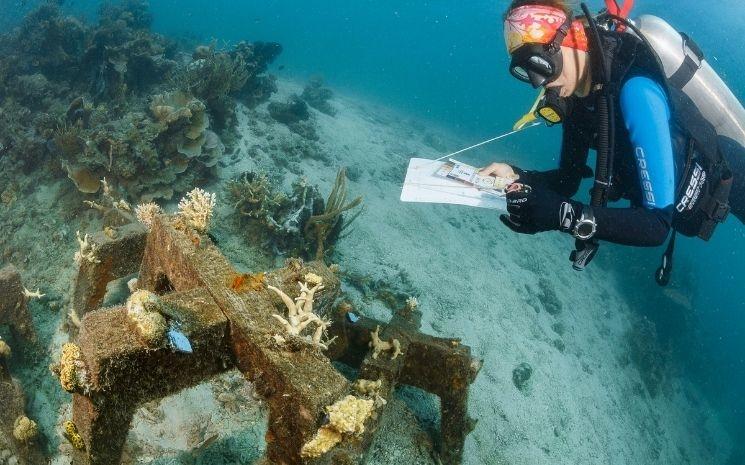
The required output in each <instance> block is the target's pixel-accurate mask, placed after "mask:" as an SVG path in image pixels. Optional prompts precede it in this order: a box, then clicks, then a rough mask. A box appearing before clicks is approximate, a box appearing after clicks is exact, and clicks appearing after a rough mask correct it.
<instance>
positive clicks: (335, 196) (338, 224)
mask: <svg viewBox="0 0 745 465" xmlns="http://www.w3.org/2000/svg"><path fill="white" fill-rule="evenodd" d="M360 204H362V197H361V196H360V197H357V198H355V199H354V200H352V201H351V202H347V171H346V169H345V168H342V169H340V170H339V173H338V174H337V175H336V182H335V183H334V188H333V189H332V190H331V193H330V194H329V197H328V199H327V200H326V207H325V209H324V211H323V213H321V214H318V215H313V216H311V217H310V219H309V220H308V222H307V223H306V224H305V234H306V236H309V237H313V238H315V241H316V260H323V258H324V255H325V254H326V252H327V246H328V245H329V244H331V243H332V242H334V241H336V240H337V239H338V238H340V237H341V234H342V233H343V232H344V231H345V230H346V229H347V228H348V227H349V225H351V224H352V222H353V221H354V220H355V219H357V217H358V216H359V215H360V214H361V213H362V211H363V209H362V208H360V209H359V210H357V211H356V212H354V214H353V215H352V217H351V218H344V215H343V213H344V212H346V211H349V210H352V209H354V208H356V207H358V206H359V205H360Z"/></svg>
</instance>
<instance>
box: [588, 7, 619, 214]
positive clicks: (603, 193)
mask: <svg viewBox="0 0 745 465" xmlns="http://www.w3.org/2000/svg"><path fill="white" fill-rule="evenodd" d="M581 7H582V12H583V13H584V14H585V17H586V18H587V23H588V25H589V26H590V31H591V33H592V39H593V42H594V43H595V47H594V48H595V50H596V52H597V54H596V66H595V67H594V68H595V69H597V70H599V71H600V76H599V77H600V79H599V81H600V84H601V89H600V94H599V95H598V98H597V118H598V154H597V162H596V164H595V185H594V186H593V188H592V194H591V197H590V198H591V200H590V203H591V205H592V206H593V207H604V206H606V204H607V202H608V189H609V188H610V183H611V176H612V173H613V153H612V151H613V145H614V142H615V141H614V140H613V139H614V138H613V133H614V131H615V127H614V126H615V114H614V113H615V111H614V110H615V108H613V98H612V94H611V90H612V89H611V88H610V87H611V86H610V69H609V67H608V60H607V58H606V56H605V50H604V49H603V43H602V42H601V40H600V32H599V31H598V27H597V23H596V22H595V20H594V19H593V17H592V14H591V13H590V10H589V9H588V8H587V5H586V4H584V3H582V5H581Z"/></svg>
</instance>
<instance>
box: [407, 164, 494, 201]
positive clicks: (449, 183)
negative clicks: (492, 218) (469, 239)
mask: <svg viewBox="0 0 745 465" xmlns="http://www.w3.org/2000/svg"><path fill="white" fill-rule="evenodd" d="M445 163H446V162H444V161H436V160H427V159H425V158H412V159H411V160H410V161H409V168H408V170H407V171H406V179H405V180H404V185H403V189H402V190H401V201H402V202H418V203H446V204H451V205H465V206H467V207H479V208H489V209H492V210H501V211H503V212H506V211H507V203H506V202H505V198H504V196H503V195H499V194H497V193H496V192H495V191H489V190H479V189H477V188H476V187H474V186H469V185H466V184H463V183H462V182H459V181H456V180H453V179H448V178H444V177H440V176H437V175H436V174H435V173H437V171H438V170H439V169H440V168H441V167H442V166H443V165H444V164H445Z"/></svg>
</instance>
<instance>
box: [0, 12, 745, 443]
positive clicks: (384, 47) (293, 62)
mask: <svg viewBox="0 0 745 465" xmlns="http://www.w3.org/2000/svg"><path fill="white" fill-rule="evenodd" d="M507 3H508V2H506V1H499V2H495V1H484V0H468V1H462V2H454V1H444V0H441V1H416V2H415V1H409V0H356V1H349V0H344V1H342V0H324V1H308V0H305V1H291V0H261V1H253V2H247V1H240V2H239V1H236V0H211V1H209V2H204V1H203V0H154V1H152V2H151V6H152V11H153V15H154V18H155V22H154V28H155V30H157V31H158V32H162V33H164V34H167V35H175V36H184V37H192V38H196V39H197V40H199V41H204V42H206V41H208V40H209V39H211V38H217V39H219V41H224V42H225V43H235V42H237V41H239V40H244V39H246V40H269V41H277V42H280V43H281V44H282V45H283V46H284V52H283V54H282V55H281V56H280V58H279V60H278V61H277V62H276V63H275V64H274V67H273V68H274V70H273V72H275V73H277V74H278V75H280V76H288V77H298V78H307V77H308V76H310V75H314V74H321V75H323V76H324V77H325V79H326V82H327V83H328V84H329V86H330V87H332V88H335V89H341V90H343V91H346V92H349V93H354V94H359V95H362V96H365V97H366V98H369V99H373V100H376V101H379V102H382V103H385V104H386V105H389V106H392V107H395V108H397V109H400V110H402V111H405V112H408V113H410V114H412V115H416V116H418V117H420V118H423V119H425V120H428V121H431V122H432V124H433V125H436V126H443V127H447V128H449V129H451V130H452V131H454V132H456V133H458V134H459V135H461V136H462V137H463V138H464V139H466V140H473V141H478V140H480V139H482V138H483V139H485V138H487V137H491V136H494V135H496V134H499V133H501V132H504V131H506V130H508V128H509V127H511V125H512V123H513V122H514V121H515V119H516V118H517V117H519V116H520V115H521V114H522V113H523V112H524V111H525V110H526V109H527V107H528V106H529V105H530V103H531V102H532V99H533V97H534V92H533V91H532V90H530V89H527V88H526V86H524V85H522V84H520V83H517V82H515V81H514V80H513V79H512V78H510V76H509V73H507V70H506V68H507V56H506V53H505V51H504V46H503V41H502V27H501V14H502V10H503V8H504V7H505V6H506V5H507ZM3 4H6V6H8V5H9V6H10V7H11V8H10V9H9V10H8V11H9V14H8V15H7V16H6V17H5V18H3V19H2V20H0V21H1V22H0V27H4V28H7V27H11V26H12V24H13V21H14V20H17V18H18V16H19V14H20V13H21V12H22V11H24V10H25V9H28V8H29V7H30V6H31V3H27V2H24V3H18V2H7V1H4V2H3ZM95 5H96V3H95V2H83V1H76V0H69V1H68V2H67V3H66V5H65V8H66V9H67V10H68V11H70V12H72V13H75V14H80V15H84V16H87V17H92V16H93V15H94V13H93V12H94V11H95V9H96V6H95ZM671 5H672V2H669V1H666V0H638V1H637V8H636V13H652V14H657V15H660V16H663V17H665V18H666V19H668V20H669V21H670V22H671V23H672V24H673V25H674V26H676V27H677V28H679V29H682V30H686V31H688V32H690V34H691V35H692V36H693V37H694V38H695V39H696V41H697V42H698V43H699V45H700V46H701V47H702V48H703V49H704V50H705V51H706V53H707V54H708V56H709V57H710V61H711V63H712V65H713V66H714V67H715V68H716V69H717V70H718V71H720V73H721V75H722V76H723V77H724V79H725V81H727V82H728V84H730V86H731V87H732V89H733V91H734V92H735V94H736V95H737V96H738V97H740V98H743V99H745V78H743V76H745V55H744V54H743V53H742V49H741V46H742V45H741V44H742V38H743V37H745V22H743V21H742V18H743V15H745V3H743V2H736V1H728V2H699V1H694V0H680V1H677V2H674V8H672V7H671ZM591 6H592V7H599V6H600V2H592V3H591ZM280 65H282V66H284V68H283V69H282V70H279V69H278V67H279V66H280ZM531 131H532V132H529V133H525V134H520V135H516V136H514V137H512V138H510V139H508V140H506V141H504V142H500V143H497V144H495V145H493V146H492V147H491V149H490V150H489V152H487V154H486V155H483V158H488V157H489V156H491V157H493V159H495V160H497V159H500V157H502V156H504V154H509V156H510V157H511V158H512V159H513V160H515V161H517V162H518V164H520V165H521V166H522V167H525V168H528V167H529V168H538V169H543V168H549V167H552V166H553V165H554V164H555V163H556V154H557V152H558V142H559V132H560V131H559V130H558V129H544V128H541V129H532V130H531ZM456 148H457V147H454V148H453V149H456ZM482 153H483V152H482ZM484 161H485V160H484ZM743 246H745V229H743V226H742V225H741V224H739V223H738V222H737V220H735V219H734V218H732V219H730V220H729V222H728V223H727V224H725V225H724V226H723V227H721V228H720V230H719V231H718V233H717V234H716V236H715V237H714V239H713V240H712V241H711V242H710V243H706V244H705V243H703V242H700V241H694V240H684V241H681V245H680V247H679V249H678V251H677V256H676V259H677V260H678V263H680V267H681V268H684V269H688V270H691V274H692V276H693V279H686V285H687V286H692V287H693V289H694V292H693V298H692V304H693V306H694V307H695V308H696V314H697V315H698V320H697V324H698V325H699V326H698V338H697V339H696V342H695V344H696V345H695V346H694V347H690V348H689V350H690V353H689V355H690V360H684V362H687V367H688V369H689V372H688V373H687V374H688V375H689V376H690V377H691V378H693V379H696V380H697V381H698V382H699V383H701V385H702V386H704V387H705V388H706V389H707V392H708V393H709V394H710V396H711V399H712V401H713V402H714V403H715V405H717V407H718V408H719V409H721V411H722V412H723V415H724V417H726V418H727V419H728V420H729V421H730V426H731V427H732V429H733V431H738V432H739V434H740V435H741V437H742V438H743V439H745V426H743V422H744V420H743V418H745V395H743V393H744V392H745V342H744V341H745V339H744V338H745V285H743V284H744V282H745V280H744V279H743V276H745V250H744V247H743ZM603 253H604V254H606V258H605V259H604V261H603V263H604V264H605V265H606V266H607V267H609V268H610V270H611V271H612V272H616V273H623V271H624V269H623V267H625V266H627V265H628V263H629V260H634V261H636V262H639V261H644V263H648V265H646V267H645V268H644V269H645V270H646V271H648V272H647V273H646V274H644V273H642V274H643V275H640V276H627V278H626V285H627V286H628V292H629V293H630V298H633V299H634V301H635V303H636V304H637V305H636V307H637V310H638V311H639V312H640V313H642V314H643V313H649V314H654V315H659V314H660V313H664V308H660V307H659V305H660V302H661V300H660V299H659V295H660V293H661V292H662V291H661V290H660V289H659V288H658V287H657V286H656V284H655V283H654V282H653V280H652V279H651V276H652V273H653V271H654V269H655V268H656V267H657V264H658V259H659V253H660V251H659V250H653V251H634V252H633V253H632V254H631V255H630V257H629V256H628V254H626V253H625V251H624V250H623V249H622V248H619V247H608V248H606V249H604V252H603ZM614 267H615V268H614ZM570 272H571V271H569V270H567V273H570ZM676 279H683V278H682V277H680V278H677V277H676ZM632 293H633V295H632ZM663 305H664V304H663ZM666 318H668V319H670V320H674V319H675V318H674V315H673V316H672V317H671V316H670V315H666ZM664 330H665V329H664V328H663V329H662V331H664ZM671 332H673V331H672V330H671ZM672 336H674V335H671V337H672Z"/></svg>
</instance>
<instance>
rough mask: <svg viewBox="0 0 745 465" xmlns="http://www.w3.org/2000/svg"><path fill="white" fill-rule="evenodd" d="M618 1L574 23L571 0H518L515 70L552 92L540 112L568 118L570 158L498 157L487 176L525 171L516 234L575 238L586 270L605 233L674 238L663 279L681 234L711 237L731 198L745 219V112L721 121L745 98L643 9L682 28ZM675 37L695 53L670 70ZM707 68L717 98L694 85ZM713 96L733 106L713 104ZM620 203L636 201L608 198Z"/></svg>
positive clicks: (517, 190) (577, 260)
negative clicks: (541, 166)
mask: <svg viewBox="0 0 745 465" xmlns="http://www.w3.org/2000/svg"><path fill="white" fill-rule="evenodd" d="M608 7H609V8H608V11H604V12H601V14H600V15H598V16H597V17H594V16H592V15H591V14H590V12H589V11H588V10H587V7H586V6H585V5H584V4H583V5H582V8H583V12H584V13H585V14H584V17H581V18H576V19H575V18H574V17H573V15H572V12H571V10H570V9H569V8H568V6H567V5H566V2H564V1H561V0H514V1H512V3H511V5H510V6H509V8H508V10H507V12H506V14H505V18H504V27H505V40H506V43H507V49H508V51H509V53H510V57H511V62H510V72H511V74H512V75H513V76H514V77H515V78H517V79H519V80H521V81H523V82H525V83H528V84H531V85H532V86H533V87H534V88H542V89H543V90H542V92H541V95H540V96H539V101H537V102H536V105H535V106H534V109H535V110H536V111H535V114H536V116H540V117H543V118H544V119H546V120H547V121H548V122H549V123H551V124H557V123H561V124H562V128H563V138H562V145H561V157H560V162H559V166H558V168H557V169H554V170H550V171H544V172H538V171H528V170H523V169H520V168H518V167H516V166H510V165H508V164H506V163H492V164H491V165H489V166H487V167H486V168H483V169H482V170H481V172H480V174H482V175H494V176H499V177H507V178H513V179H515V178H516V181H515V183H514V184H512V185H510V186H509V187H508V190H507V210H508V214H506V215H502V216H501V217H500V219H501V220H502V222H503V223H504V224H505V225H506V226H508V227H509V228H510V229H511V230H513V231H515V232H517V233H523V234H535V233H538V232H543V231H552V230H558V231H563V232H566V233H568V234H570V235H572V236H574V238H575V239H576V250H575V251H573V252H572V255H571V260H572V261H573V262H574V268H575V269H577V270H582V269H584V267H585V266H586V265H587V264H588V263H589V262H590V261H591V260H592V258H593V257H594V256H595V253H596V252H597V249H598V243H599V241H608V242H613V243H617V244H623V245H630V246H658V245H661V244H663V243H664V242H665V240H666V238H667V237H670V241H669V245H668V247H667V250H666V252H665V255H664V256H663V259H662V266H660V268H659V269H658V270H657V274H656V279H657V281H658V283H659V284H660V285H665V284H667V282H668V281H669V278H670V272H671V269H672V252H673V247H674V243H675V234H676V232H680V233H682V234H684V235H686V236H697V237H700V238H702V239H704V240H708V239H709V238H710V237H711V235H712V233H713V232H714V229H715V228H716V226H717V225H718V224H719V223H721V222H722V221H724V220H725V219H726V217H727V216H728V213H729V211H730V205H731V210H732V213H733V214H734V215H735V216H736V217H737V218H738V219H739V220H740V221H741V222H742V221H744V220H745V148H743V143H744V142H745V128H744V127H743V126H742V125H745V118H742V119H741V120H740V121H737V122H735V123H732V121H724V122H723V121H711V119H712V118H713V117H716V116H713V117H712V116H711V115H717V114H720V115H721V114H722V113H725V112H727V111H728V110H727V108H734V107H736V108H737V109H739V110H742V106H741V105H740V104H739V102H737V100H736V99H735V97H734V96H733V95H732V93H731V92H730V91H729V89H726V86H725V85H724V83H723V82H722V81H721V80H720V79H719V78H718V77H716V75H715V73H714V72H713V70H711V68H710V67H709V66H708V64H705V62H704V59H703V54H702V53H701V52H700V50H699V49H698V47H697V46H695V44H694V43H693V42H692V41H691V40H690V39H689V38H688V37H687V36H685V35H681V34H678V33H677V32H676V31H675V30H674V29H672V28H671V27H670V26H669V25H667V23H665V22H664V21H662V20H660V19H659V18H655V17H647V16H643V17H642V18H641V19H644V18H647V19H646V20H645V21H647V22H649V23H650V27H648V29H653V26H657V23H655V22H654V21H658V22H659V23H662V24H663V25H664V26H665V27H667V28H669V31H672V35H673V38H672V39H671V38H670V37H664V34H657V36H655V37H647V36H648V35H649V34H645V33H644V32H642V31H641V30H640V29H644V27H642V26H644V25H643V24H640V25H639V27H637V24H635V23H633V22H631V21H628V20H626V19H625V14H627V13H628V11H627V10H628V9H629V8H630V6H629V5H626V6H625V7H624V8H620V7H619V6H618V4H617V3H616V2H615V1H613V0H609V1H608ZM653 20H654V21H653ZM661 30H664V31H665V32H666V33H667V32H669V31H668V30H667V29H664V28H663V29H661ZM652 32H654V30H653V31H652ZM673 39H675V40H677V43H676V44H674V45H675V46H676V47H677V49H675V50H676V51H677V50H678V49H680V50H683V47H681V43H682V44H683V45H684V46H685V50H686V51H687V52H689V53H688V54H689V55H691V56H686V57H685V59H683V58H681V59H680V61H681V62H682V64H680V63H676V64H675V66H673V68H672V69H671V70H668V71H669V73H668V74H666V69H667V68H668V67H669V65H670V64H669V63H663V60H662V59H661V55H662V53H658V51H657V50H660V49H661V48H664V45H665V43H664V41H665V40H673ZM660 40H662V44H663V46H662V47H660V46H659V43H660V42H659V41H660ZM654 41H657V42H656V43H655V45H656V49H657V50H656V49H655V46H653V45H652V43H653V42H654ZM669 45H670V44H668V47H667V48H670V49H672V47H669ZM704 65H705V66H704ZM704 67H705V71H706V74H705V73H704V72H703V71H701V70H702V69H703V68H704ZM709 75H713V76H715V78H711V79H710V81H711V82H704V83H703V85H704V87H708V88H714V89H716V90H719V88H720V87H721V88H723V89H721V91H720V94H721V95H718V96H716V98H714V99H712V98H711V96H706V95H703V94H702V92H701V91H696V89H698V87H696V86H699V82H698V81H701V80H702V79H704V80H705V79H706V78H707V77H708V76H709ZM694 76H697V77H696V79H697V80H698V81H696V79H694V80H693V81H692V78H693V77H694ZM694 81H696V82H694ZM714 81H716V82H714ZM712 82H714V84H712ZM689 83H691V85H689ZM717 83H719V87H717ZM691 89H693V91H692V90H691ZM696 92H698V93H696ZM707 98H708V100H707ZM711 100H719V103H720V105H723V107H721V108H717V107H711V103H710V101H711ZM707 105H708V106H709V107H711V108H708V107H707ZM704 115H707V116H704ZM742 115H745V111H743V112H741V113H738V114H736V115H735V116H736V117H739V116H742ZM736 117H735V118H732V120H736V119H737V118H736ZM590 149H595V150H597V163H596V166H595V170H594V173H593V170H592V169H591V168H590V167H588V166H587V164H586V162H587V158H588V152H589V150H590ZM593 176H594V178H595V181H594V185H593V187H592V190H591V199H592V200H591V201H590V202H589V203H587V204H583V203H581V202H579V201H577V200H574V199H572V197H573V196H574V195H575V194H576V193H577V191H578V189H579V186H580V183H581V181H582V179H583V178H590V177H593ZM621 199H625V200H628V201H629V202H630V205H629V206H628V207H625V206H620V207H619V208H610V207H608V206H607V202H608V201H612V202H616V201H619V200H621ZM671 230H672V231H673V232H672V234H670V231H671Z"/></svg>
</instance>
